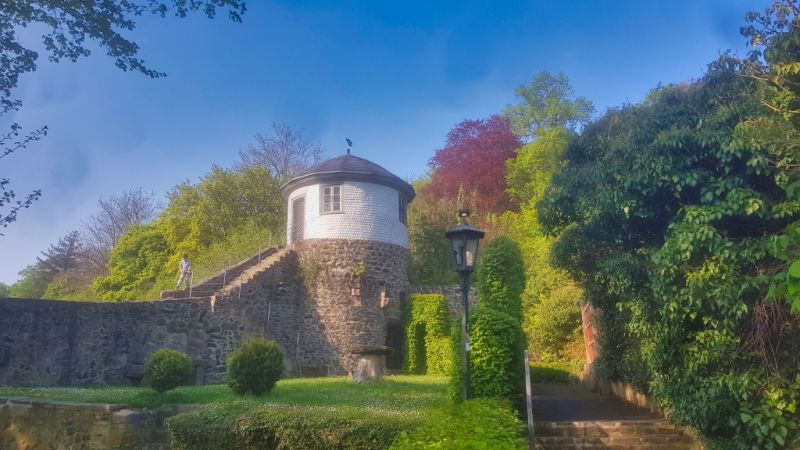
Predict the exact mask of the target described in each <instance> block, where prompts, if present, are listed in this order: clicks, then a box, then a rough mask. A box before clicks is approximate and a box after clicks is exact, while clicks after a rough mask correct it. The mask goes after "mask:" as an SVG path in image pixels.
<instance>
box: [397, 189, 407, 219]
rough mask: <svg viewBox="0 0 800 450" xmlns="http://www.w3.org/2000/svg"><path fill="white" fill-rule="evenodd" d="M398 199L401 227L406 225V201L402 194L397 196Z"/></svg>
mask: <svg viewBox="0 0 800 450" xmlns="http://www.w3.org/2000/svg"><path fill="white" fill-rule="evenodd" d="M399 198H400V204H399V209H400V214H399V217H400V223H402V224H403V225H408V200H406V198H405V197H403V195H402V194H401V195H400V196H399Z"/></svg>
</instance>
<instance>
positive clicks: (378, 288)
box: [283, 154, 414, 375]
mask: <svg viewBox="0 0 800 450" xmlns="http://www.w3.org/2000/svg"><path fill="white" fill-rule="evenodd" d="M283 195H284V198H286V199H287V200H288V216H289V217H288V219H289V220H288V221H287V222H288V224H287V230H286V234H287V241H288V243H289V244H291V246H292V248H293V249H294V251H296V252H297V254H298V257H299V261H300V266H301V267H303V268H304V270H302V271H301V273H303V274H304V275H303V276H304V277H305V278H304V284H303V289H304V290H305V292H306V294H307V296H306V301H304V302H302V303H301V304H299V305H298V307H299V308H301V313H300V314H299V316H298V317H299V319H298V320H299V323H298V326H299V333H298V336H297V337H296V342H297V343H298V351H297V360H298V361H299V364H300V366H301V373H302V374H306V373H308V374H315V375H331V374H341V373H354V371H355V370H356V368H357V367H359V366H360V362H362V361H363V359H364V358H367V357H366V356H365V355H366V354H368V353H369V352H381V353H380V354H385V353H386V352H388V355H386V356H385V357H384V356H381V358H384V360H385V364H386V367H387V368H389V369H400V367H401V365H402V360H403V349H402V346H403V328H402V311H403V305H404V303H405V301H406V297H407V293H408V287H409V285H408V265H409V261H410V259H411V254H410V252H409V250H408V228H407V226H406V218H407V207H408V204H409V202H411V200H412V199H413V198H414V188H412V187H411V185H410V184H408V183H406V182H405V181H403V180H402V179H400V178H399V177H397V176H396V175H393V174H392V173H391V172H389V171H388V170H386V169H384V168H383V167H381V166H379V165H377V164H375V163H372V162H370V161H367V160H366V159H363V158H358V157H356V156H352V155H349V154H347V155H343V156H339V157H337V158H333V159H330V160H328V161H325V162H323V163H321V164H318V165H316V166H314V167H312V168H311V169H309V170H307V171H305V172H303V173H301V174H300V175H298V176H296V177H295V178H293V179H292V180H291V181H289V182H288V183H286V184H285V185H284V186H283ZM387 349H388V350H387ZM365 352H367V353H365ZM370 358H374V355H373V356H370Z"/></svg>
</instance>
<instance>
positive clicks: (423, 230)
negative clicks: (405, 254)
mask: <svg viewBox="0 0 800 450" xmlns="http://www.w3.org/2000/svg"><path fill="white" fill-rule="evenodd" d="M429 184H430V179H429V178H427V177H426V178H421V179H418V180H416V181H414V183H413V185H414V190H415V191H416V192H417V196H416V197H415V198H414V201H413V202H411V204H410V205H409V206H408V247H409V249H410V250H411V266H410V270H409V278H410V279H411V282H412V283H414V284H416V285H450V284H454V283H456V282H457V280H458V277H457V274H456V273H455V272H454V271H453V255H452V249H451V248H450V243H449V242H448V241H447V238H446V237H445V236H444V233H445V232H446V231H447V230H448V229H449V228H451V227H453V226H455V224H456V223H457V217H456V214H457V210H458V208H457V207H456V204H455V202H453V201H451V200H448V199H446V198H438V197H435V196H434V195H432V193H431V192H430V191H429V190H428V185H429Z"/></svg>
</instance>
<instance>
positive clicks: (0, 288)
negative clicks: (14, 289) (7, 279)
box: [0, 283, 11, 297]
mask: <svg viewBox="0 0 800 450" xmlns="http://www.w3.org/2000/svg"><path fill="white" fill-rule="evenodd" d="M10 296H11V286H9V285H7V284H5V283H0V297H10Z"/></svg>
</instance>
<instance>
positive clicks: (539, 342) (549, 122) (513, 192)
mask: <svg viewBox="0 0 800 450" xmlns="http://www.w3.org/2000/svg"><path fill="white" fill-rule="evenodd" d="M517 96H518V98H519V102H518V103H517V104H516V105H513V106H509V107H508V109H507V110H506V114H507V115H509V116H510V117H511V121H512V125H513V128H514V130H515V132H516V133H518V134H519V135H521V136H523V137H525V138H526V139H527V140H528V142H527V144H526V145H524V146H522V147H520V148H519V149H517V151H516V157H515V158H512V159H509V160H508V161H506V186H507V192H508V194H509V196H510V197H511V199H512V200H513V201H514V202H515V203H516V204H517V205H518V208H519V209H518V210H512V211H507V212H505V213H504V214H503V216H502V217H501V218H500V223H501V224H500V228H501V229H502V230H503V233H504V234H506V235H507V236H509V237H511V238H512V239H514V240H515V241H516V242H518V243H519V246H520V249H521V250H522V255H523V259H524V261H525V274H526V278H527V283H526V286H525V291H524V292H523V310H524V314H523V317H524V320H523V327H524V329H525V331H526V334H527V336H528V337H529V347H530V349H531V351H532V354H533V355H534V357H545V358H546V359H553V358H554V357H555V356H556V355H558V356H559V357H567V356H566V355H572V356H576V353H575V352H574V351H571V349H574V348H575V347H576V346H577V347H580V345H581V343H582V336H580V335H577V336H574V335H571V338H572V340H564V339H563V337H564V335H563V333H560V332H556V331H557V330H559V328H553V327H549V326H546V324H545V323H543V322H542V321H541V318H542V317H545V316H547V315H549V314H550V312H549V311H551V310H554V309H557V310H560V311H563V312H564V313H565V314H566V317H569V318H571V319H572V320H573V322H572V324H571V325H568V326H567V325H565V326H566V327H567V328H570V329H574V328H575V327H577V326H578V325H579V324H580V317H579V316H578V315H577V314H578V313H579V309H578V306H577V304H576V302H575V300H576V299H579V298H580V295H577V296H576V297H572V298H568V297H569V296H563V295H556V296H555V297H554V298H553V299H554V300H558V301H563V302H565V303H564V304H561V305H560V306H558V305H554V304H553V302H552V301H550V300H552V299H551V298H550V295H551V293H553V292H554V290H558V289H563V288H565V287H567V286H574V283H573V282H572V281H571V279H570V277H569V275H568V274H567V273H566V271H564V270H563V269H559V268H556V267H553V265H552V264H551V262H550V251H551V248H552V245H553V237H552V236H548V235H547V234H546V233H544V231H543V230H542V226H541V223H540V222H539V214H538V210H537V208H536V205H537V204H538V203H539V202H540V201H541V200H542V198H543V197H544V193H545V191H546V190H547V189H548V188H549V186H550V184H551V183H552V179H553V176H554V175H555V174H557V173H559V172H560V171H561V170H562V169H563V168H564V166H565V165H566V164H567V159H566V158H565V157H564V154H565V153H566V150H567V147H568V146H569V145H570V143H571V142H572V141H573V140H574V139H575V136H576V133H575V130H576V129H577V128H579V127H580V126H582V125H583V124H585V123H586V121H587V120H588V119H589V117H590V116H591V114H592V112H593V111H594V107H593V106H592V104H591V102H589V101H588V100H586V99H585V98H583V97H577V96H575V93H574V91H573V89H572V87H571V86H570V84H569V80H568V79H567V77H566V76H565V75H563V74H559V75H551V74H549V73H546V72H544V73H541V74H539V75H538V76H537V77H536V78H535V79H534V80H533V81H532V82H531V83H530V84H529V85H527V86H522V87H520V88H519V89H518V90H517ZM540 308H541V309H543V310H542V311H540V310H539V309H540ZM548 332H553V333H554V334H552V335H549V334H548ZM545 343H555V344H559V343H560V347H559V348H555V347H552V346H549V345H547V344H545Z"/></svg>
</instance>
